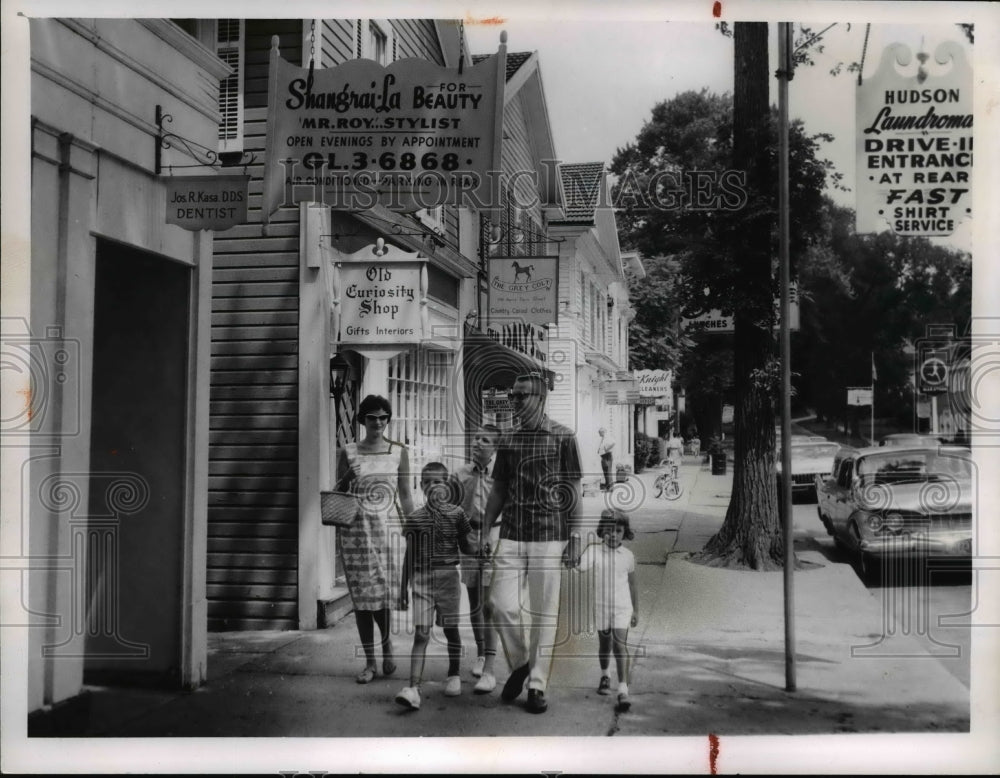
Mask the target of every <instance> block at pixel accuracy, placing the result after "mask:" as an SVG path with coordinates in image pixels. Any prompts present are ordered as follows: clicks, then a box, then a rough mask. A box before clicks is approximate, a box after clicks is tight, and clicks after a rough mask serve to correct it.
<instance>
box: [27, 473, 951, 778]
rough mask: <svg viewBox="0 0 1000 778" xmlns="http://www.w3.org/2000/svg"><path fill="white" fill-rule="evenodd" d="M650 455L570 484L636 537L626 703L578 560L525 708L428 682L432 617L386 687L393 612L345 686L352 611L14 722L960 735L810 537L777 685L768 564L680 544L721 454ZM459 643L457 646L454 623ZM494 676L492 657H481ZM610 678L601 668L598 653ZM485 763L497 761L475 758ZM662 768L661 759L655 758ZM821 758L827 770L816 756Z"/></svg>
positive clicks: (94, 726)
mask: <svg viewBox="0 0 1000 778" xmlns="http://www.w3.org/2000/svg"><path fill="white" fill-rule="evenodd" d="M658 472H659V471H657V470H652V471H647V472H644V473H642V474H640V475H638V476H635V475H633V476H631V477H630V479H629V481H628V483H626V484H622V485H619V486H617V487H616V489H615V490H614V491H613V492H612V493H611V496H608V495H607V494H603V493H598V494H596V495H591V496H588V497H586V498H585V502H584V514H585V516H588V517H591V518H593V519H595V520H596V517H597V516H598V515H599V514H600V511H601V510H602V508H604V507H605V506H606V505H608V504H609V502H610V503H612V504H615V505H616V506H617V507H621V508H623V509H625V510H628V511H629V512H630V515H631V517H632V526H633V530H634V531H635V533H636V538H635V540H633V541H632V542H631V543H629V546H630V547H631V548H632V550H633V552H634V553H635V554H636V560H637V571H638V584H639V599H640V612H639V624H638V626H637V627H636V628H634V629H633V630H631V632H630V635H629V640H630V644H631V645H632V647H633V649H634V651H635V660H634V664H633V670H632V678H631V683H630V690H631V698H632V707H631V709H630V710H629V711H628V712H623V713H618V712H616V711H615V706H614V701H615V697H614V695H612V696H601V695H598V694H597V693H596V685H597V680H598V677H599V672H598V665H597V660H596V649H597V639H596V634H594V633H593V632H592V631H590V629H589V627H590V625H589V624H588V617H587V612H588V610H587V607H586V605H585V603H586V601H587V597H586V595H587V593H586V591H585V587H584V586H583V584H582V582H581V581H580V579H579V576H580V573H578V572H569V571H566V572H564V576H565V578H564V586H563V603H562V613H561V622H560V630H559V635H560V641H561V642H560V645H559V647H558V649H557V657H556V660H555V662H554V666H553V671H552V676H551V680H550V685H549V691H548V698H549V710H548V712H547V713H545V714H542V715H530V714H528V713H527V712H526V711H525V708H524V699H525V695H522V696H521V697H520V698H519V699H518V700H517V701H515V702H514V703H509V704H508V703H503V702H502V701H501V700H500V696H499V692H500V686H498V688H497V690H496V691H495V692H494V693H492V694H489V695H474V694H473V693H472V686H473V684H474V679H473V678H471V676H470V675H469V666H470V664H471V658H472V657H469V658H466V659H463V681H464V688H463V693H462V696H461V697H458V698H448V697H445V696H444V695H443V687H444V680H445V678H444V676H445V672H446V662H447V660H446V653H445V646H444V645H443V638H442V636H441V633H440V631H439V630H437V629H435V631H434V638H433V639H432V643H431V646H430V648H429V650H428V658H427V665H426V670H425V676H424V677H425V680H424V685H423V689H422V694H423V706H422V707H421V709H420V710H419V711H416V712H412V711H407V710H404V709H403V708H401V707H400V706H398V705H396V704H395V703H394V702H393V697H394V695H395V694H396V692H397V691H399V689H400V688H401V687H402V686H404V685H406V678H407V667H406V664H407V663H406V654H407V653H408V648H409V642H410V635H411V634H412V633H411V632H410V630H409V621H408V614H399V619H398V621H397V624H396V629H397V630H398V631H397V634H396V635H395V638H394V645H395V651H396V654H397V662H398V664H399V669H398V670H397V671H396V673H395V675H394V677H392V678H384V677H382V676H381V675H379V676H378V677H377V678H376V680H375V681H374V682H372V683H371V684H369V685H359V684H356V683H355V681H354V677H355V675H356V674H357V673H358V672H359V671H360V669H361V667H362V661H361V659H360V658H359V653H360V652H359V648H358V641H357V632H356V629H355V625H354V619H353V616H348V617H346V618H345V619H344V620H342V621H341V622H339V623H338V624H336V625H335V626H333V627H331V628H328V629H323V630H316V631H309V632H299V631H280V632H279V631H271V632H228V633H211V634H210V635H209V664H208V682H207V683H206V684H205V685H204V686H203V687H202V688H200V689H198V690H196V691H193V692H166V691H159V690H148V689H135V688H132V689H118V688H109V687H91V688H89V689H88V690H87V692H86V693H85V694H84V695H82V696H81V698H79V699H77V700H76V701H75V702H74V703H73V704H72V705H68V706H64V707H63V709H62V710H60V709H58V708H57V709H55V710H53V711H51V712H50V713H48V714H47V715H41V716H35V717H33V718H32V720H31V722H30V724H29V726H30V730H29V734H32V735H39V736H70V737H73V736H82V737H102V736H104V737H163V736H175V737H314V738H315V737H319V738H329V737H352V738H353V737H359V738H363V737H387V736H391V737H419V736H448V737H463V736H475V737H496V736H505V737H511V736H513V737H517V736H534V737H539V736H561V737H564V736H609V735H613V736H615V737H619V738H620V737H623V736H626V737H627V736H651V735H655V736H697V737H700V738H704V737H707V736H708V735H709V734H711V735H712V736H718V737H720V738H721V737H726V736H743V735H810V734H812V735H833V734H838V733H964V732H968V731H969V728H970V707H969V691H968V690H967V689H966V688H965V687H964V686H963V685H962V684H961V683H960V682H959V681H958V680H957V679H956V678H954V677H953V676H952V675H951V674H949V673H948V672H947V671H946V670H945V669H943V668H942V667H941V666H940V665H939V664H938V663H937V662H934V661H927V659H928V656H927V648H926V646H925V645H924V643H923V642H922V641H921V640H920V639H919V638H920V636H919V635H918V636H914V635H912V634H902V633H901V632H900V630H899V629H898V628H897V627H896V626H895V625H894V623H893V622H892V620H891V619H887V617H886V616H885V613H886V609H885V608H884V607H883V603H882V602H881V601H880V599H879V598H878V597H875V596H873V595H872V594H871V593H870V592H869V591H868V590H867V589H866V588H865V587H864V585H863V584H862V583H861V582H860V581H859V580H858V578H857V576H856V574H855V573H854V571H853V569H852V568H851V567H850V566H849V565H847V564H844V563H841V562H835V561H831V560H830V559H829V558H828V557H827V556H825V555H824V554H823V553H822V552H821V551H820V550H817V548H816V546H815V544H814V543H812V544H810V543H808V542H803V543H799V542H798V541H799V539H798V538H797V555H798V558H799V560H800V569H798V570H796V572H795V574H794V633H795V643H794V653H795V661H794V675H795V686H796V688H795V690H794V691H789V690H788V689H787V688H786V686H787V684H786V680H787V676H786V651H785V628H784V618H783V608H784V598H783V575H782V573H781V572H752V571H737V570H729V569H720V568H711V567H706V566H703V565H699V564H695V563H693V562H691V561H689V559H688V555H689V553H690V552H694V551H698V550H700V549H701V548H702V547H703V546H704V544H705V542H706V541H707V540H708V538H709V537H711V536H712V534H714V532H715V531H716V530H717V529H718V528H719V527H720V526H721V523H722V520H723V517H724V515H725V510H726V506H727V505H728V501H729V493H730V490H731V486H732V469H731V463H730V469H729V471H728V474H727V475H725V476H720V475H714V476H713V475H712V474H711V471H710V469H709V468H708V466H707V465H704V464H702V463H701V461H700V459H698V458H695V457H686V458H685V462H684V464H683V465H682V467H681V481H682V484H683V485H684V494H683V495H682V497H681V498H680V499H678V500H676V501H674V502H668V501H666V500H664V499H656V498H654V497H652V491H651V487H652V483H653V479H654V478H655V476H656V475H657V473H658ZM465 623H466V626H465V627H464V628H463V639H464V644H465V646H466V647H467V649H468V648H470V647H471V648H472V649H473V650H472V651H471V652H470V653H474V643H473V641H472V634H471V630H470V629H469V628H468V626H467V622H465ZM497 671H498V672H497V675H498V681H499V684H500V685H501V686H502V684H503V681H504V679H505V678H506V676H507V673H508V670H507V668H506V663H505V661H504V660H503V658H502V650H501V656H500V657H499V658H498V660H497ZM611 676H612V686H613V687H614V685H615V683H616V677H615V673H614V662H613V660H612V667H611ZM491 764H492V765H493V766H492V768H491V769H497V768H496V763H491ZM661 769H662V770H663V771H671V770H670V769H669V766H667V765H663V766H661ZM825 769H827V770H831V769H833V763H829V764H827V765H826V767H825Z"/></svg>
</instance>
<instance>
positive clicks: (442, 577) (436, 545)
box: [396, 462, 477, 710]
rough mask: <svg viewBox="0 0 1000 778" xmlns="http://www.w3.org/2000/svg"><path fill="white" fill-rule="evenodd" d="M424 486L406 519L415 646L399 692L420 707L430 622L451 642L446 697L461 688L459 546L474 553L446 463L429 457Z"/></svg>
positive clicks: (406, 575)
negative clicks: (421, 501)
mask: <svg viewBox="0 0 1000 778" xmlns="http://www.w3.org/2000/svg"><path fill="white" fill-rule="evenodd" d="M420 489H421V491H423V493H424V498H425V500H426V502H425V503H424V505H423V506H422V507H420V508H418V509H417V510H416V511H414V512H413V513H412V514H411V515H410V516H409V518H407V520H406V525H405V528H404V533H405V535H406V555H405V558H404V562H403V581H402V588H401V591H400V599H401V600H402V602H403V604H404V605H405V604H406V602H407V586H408V585H412V589H413V629H414V631H413V651H412V652H411V654H410V684H409V686H406V687H404V688H403V689H402V690H400V692H399V694H397V695H396V702H397V703H399V704H400V705H402V706H404V707H406V708H409V709H410V710H417V709H419V708H420V683H421V681H422V679H423V674H424V662H425V659H426V657H427V643H428V642H429V641H430V635H431V627H432V626H433V624H434V623H435V613H436V614H437V619H436V622H437V624H438V626H440V627H442V628H443V630H444V636H445V640H446V641H447V643H448V679H447V681H446V682H445V687H444V693H445V696H446V697H457V696H458V695H460V694H461V693H462V679H461V676H459V664H460V662H461V658H462V638H461V636H460V635H459V631H458V622H459V610H460V608H459V605H460V602H461V598H462V579H461V576H460V575H459V572H458V561H459V549H461V550H462V551H463V552H465V553H466V554H470V555H475V554H476V553H477V549H476V547H475V546H474V545H473V544H472V540H471V535H472V528H471V527H470V526H469V519H468V517H467V516H466V515H465V511H463V510H462V509H461V508H460V507H459V506H457V505H454V504H453V503H452V502H451V501H450V499H449V487H448V468H447V467H445V466H444V465H443V464H442V463H441V462H429V463H428V464H426V465H424V467H423V470H421V472H420Z"/></svg>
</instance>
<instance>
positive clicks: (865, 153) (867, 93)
mask: <svg viewBox="0 0 1000 778" xmlns="http://www.w3.org/2000/svg"><path fill="white" fill-rule="evenodd" d="M912 59H913V57H912V56H911V54H910V50H909V49H908V48H907V47H906V46H902V45H900V44H895V45H893V46H890V47H888V48H887V49H886V50H885V52H883V54H882V61H881V63H880V64H879V68H878V71H877V72H876V73H875V75H874V76H873V77H872V78H871V79H869V80H868V81H866V82H864V83H863V84H862V85H861V86H859V87H858V92H857V130H856V133H857V134H856V144H857V193H858V194H857V231H858V232H879V231H881V230H884V229H886V227H887V226H888V227H889V228H890V229H891V230H892V231H893V232H895V233H896V234H897V235H911V236H932V235H950V234H951V233H952V232H954V231H955V228H956V227H957V225H958V224H959V222H961V221H962V220H963V219H967V218H970V217H971V215H972V118H973V112H972V70H971V69H970V68H969V66H968V64H967V63H966V60H965V53H964V51H963V49H962V48H961V46H959V45H958V44H957V43H950V42H949V43H943V44H941V45H940V46H938V48H937V51H936V52H935V56H934V60H936V63H937V64H935V63H934V62H930V61H929V60H930V58H929V57H928V56H927V54H924V53H920V54H917V56H916V59H917V60H919V66H917V65H916V63H913V62H912ZM925 66H926V67H925ZM900 67H903V68H906V69H907V70H911V71H913V73H912V75H905V76H904V75H902V74H901V73H900V71H899V68H900ZM929 71H943V72H942V73H941V74H940V75H935V74H932V72H929Z"/></svg>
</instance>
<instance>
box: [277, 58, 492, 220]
mask: <svg viewBox="0 0 1000 778" xmlns="http://www.w3.org/2000/svg"><path fill="white" fill-rule="evenodd" d="M505 61H506V47H504V46H501V49H500V51H499V53H498V54H496V55H494V56H491V57H489V58H487V59H486V60H484V61H482V62H480V63H479V64H477V65H475V66H474V67H473V66H466V67H465V68H464V69H463V70H462V72H459V71H458V70H453V69H449V68H445V67H442V66H440V65H437V64H435V63H433V62H429V61H427V60H422V59H404V60H399V61H397V62H393V63H392V64H391V65H388V66H383V65H380V64H378V63H377V62H374V61H373V60H368V59H355V60H350V61H348V62H345V63H343V64H341V65H338V66H337V67H333V68H326V69H323V68H317V69H315V70H314V71H311V70H310V69H309V68H302V67H297V66H296V65H292V64H290V63H288V62H286V61H285V60H283V59H282V58H281V57H280V55H279V54H278V50H277V48H276V47H275V48H272V49H271V64H270V73H269V83H268V121H267V164H266V166H265V171H264V216H265V219H266V218H267V217H268V216H269V215H270V214H272V213H273V212H274V211H275V210H277V208H278V207H280V206H282V205H293V204H295V203H297V202H300V201H312V202H321V203H324V204H326V205H329V206H331V207H333V208H336V209H341V210H347V211H364V210H368V209H370V208H373V207H374V206H376V205H383V206H385V207H387V208H389V209H391V210H394V211H401V212H410V211H415V210H418V209H421V208H433V207H436V206H438V205H442V204H446V203H447V204H455V205H461V204H475V203H477V202H478V203H482V204H483V206H484V207H485V206H488V205H489V204H490V203H491V201H492V200H493V199H494V198H493V195H492V188H491V187H493V186H494V185H495V182H494V181H493V178H495V177H491V176H490V175H489V172H490V171H491V170H496V169H497V162H498V161H497V160H496V156H495V155H496V153H497V143H496V140H497V137H498V135H499V133H498V131H497V127H498V122H499V121H501V120H502V117H503V111H502V107H500V105H501V103H502V100H503V81H502V79H503V77H504V73H505Z"/></svg>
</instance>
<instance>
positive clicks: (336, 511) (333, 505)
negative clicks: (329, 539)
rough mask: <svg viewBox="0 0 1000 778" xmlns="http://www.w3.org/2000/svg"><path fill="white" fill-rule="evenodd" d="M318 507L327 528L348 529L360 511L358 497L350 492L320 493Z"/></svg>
mask: <svg viewBox="0 0 1000 778" xmlns="http://www.w3.org/2000/svg"><path fill="white" fill-rule="evenodd" d="M319 506H320V515H321V516H322V519H323V523H324V524H325V525H327V526H328V527H350V526H351V525H352V524H353V523H354V521H355V519H357V516H358V512H359V511H360V510H361V503H360V502H359V501H358V496H357V495H356V494H352V493H351V492H320V493H319Z"/></svg>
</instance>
